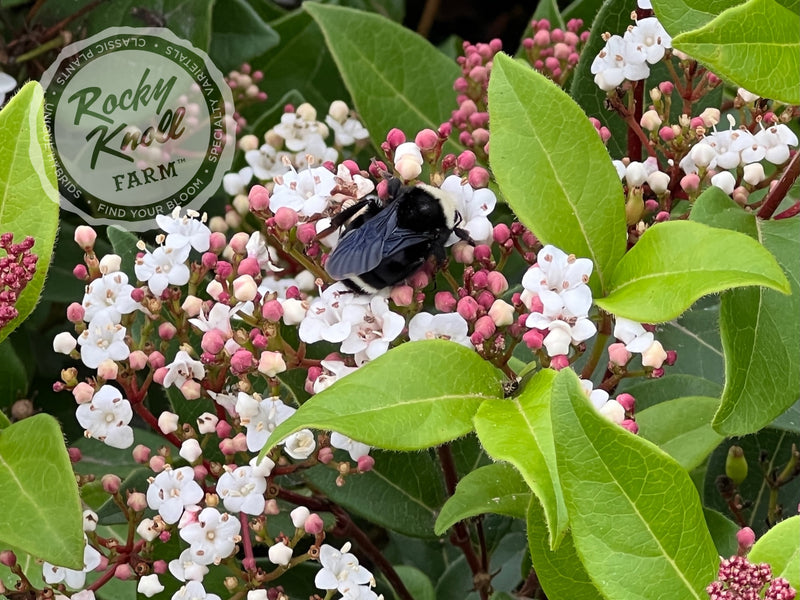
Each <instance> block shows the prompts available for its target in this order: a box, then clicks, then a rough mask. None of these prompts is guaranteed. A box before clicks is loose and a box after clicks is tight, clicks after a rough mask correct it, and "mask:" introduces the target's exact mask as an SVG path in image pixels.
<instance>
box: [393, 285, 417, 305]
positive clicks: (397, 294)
mask: <svg viewBox="0 0 800 600" xmlns="http://www.w3.org/2000/svg"><path fill="white" fill-rule="evenodd" d="M389 297H390V298H391V299H392V302H394V303H395V304H396V305H397V306H409V305H410V304H411V303H412V302H413V301H414V288H413V287H411V286H410V285H396V286H394V287H393V288H392V291H391V292H390V293H389Z"/></svg>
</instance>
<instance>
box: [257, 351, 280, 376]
mask: <svg viewBox="0 0 800 600" xmlns="http://www.w3.org/2000/svg"><path fill="white" fill-rule="evenodd" d="M285 370H286V362H285V361H284V360H283V354H281V353H280V352H269V351H266V352H262V353H261V358H260V359H259V361H258V371H259V372H260V373H263V374H264V375H266V376H267V377H275V375H277V374H278V373H283V372H284V371H285Z"/></svg>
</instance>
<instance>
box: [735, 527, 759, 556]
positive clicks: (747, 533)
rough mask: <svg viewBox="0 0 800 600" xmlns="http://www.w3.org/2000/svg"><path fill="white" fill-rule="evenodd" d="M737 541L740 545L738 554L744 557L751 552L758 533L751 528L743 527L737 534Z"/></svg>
mask: <svg viewBox="0 0 800 600" xmlns="http://www.w3.org/2000/svg"><path fill="white" fill-rule="evenodd" d="M736 541H737V542H738V544H739V552H738V554H739V555H740V556H744V555H745V554H747V553H748V552H749V551H750V548H752V547H753V544H755V543H756V533H755V531H753V530H752V529H750V528H749V527H742V528H741V529H740V530H739V531H737V532H736Z"/></svg>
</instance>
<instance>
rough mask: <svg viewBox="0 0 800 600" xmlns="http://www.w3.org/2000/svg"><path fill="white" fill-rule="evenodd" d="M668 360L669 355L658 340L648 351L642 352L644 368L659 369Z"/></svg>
mask: <svg viewBox="0 0 800 600" xmlns="http://www.w3.org/2000/svg"><path fill="white" fill-rule="evenodd" d="M666 359H667V353H666V352H664V348H663V346H662V345H661V342H659V341H658V340H656V341H654V342H653V343H652V344H651V345H650V347H649V348H648V349H647V350H645V351H644V352H642V366H645V367H653V368H654V369H658V368H660V367H661V365H662V364H664V361H665V360H666Z"/></svg>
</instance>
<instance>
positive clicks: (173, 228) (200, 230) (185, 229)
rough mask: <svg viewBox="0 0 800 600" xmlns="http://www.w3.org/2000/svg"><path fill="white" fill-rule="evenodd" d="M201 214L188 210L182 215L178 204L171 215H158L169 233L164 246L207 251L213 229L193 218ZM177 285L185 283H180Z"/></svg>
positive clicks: (159, 224) (176, 249)
mask: <svg viewBox="0 0 800 600" xmlns="http://www.w3.org/2000/svg"><path fill="white" fill-rule="evenodd" d="M199 216H200V215H199V214H198V213H197V212H195V211H193V210H187V211H186V214H185V215H184V216H183V217H181V207H180V206H176V207H175V210H173V211H172V215H170V216H167V215H156V223H158V226H159V227H160V228H161V229H163V230H164V231H165V232H166V233H167V239H166V241H165V242H164V247H165V248H171V249H172V250H175V251H178V250H183V249H188V248H189V247H191V248H194V249H195V250H197V251H198V252H205V251H206V250H208V248H209V244H210V240H211V230H210V229H209V228H208V227H206V225H205V223H203V222H202V221H200V220H199V219H195V218H193V217H199ZM187 256H188V253H187ZM183 260H186V257H184V258H183V259H182V261H183ZM182 261H181V262H182ZM136 276H137V277H139V274H138V273H137V275H136ZM140 279H141V278H140ZM184 283H185V282H184ZM175 285H183V284H182V283H178V284H175Z"/></svg>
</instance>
